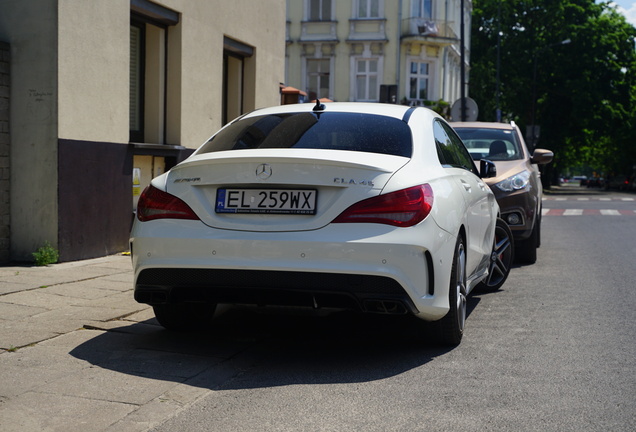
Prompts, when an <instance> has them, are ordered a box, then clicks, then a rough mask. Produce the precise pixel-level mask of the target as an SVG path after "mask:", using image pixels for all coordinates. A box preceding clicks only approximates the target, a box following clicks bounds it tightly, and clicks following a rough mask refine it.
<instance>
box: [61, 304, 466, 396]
mask: <svg viewBox="0 0 636 432" xmlns="http://www.w3.org/2000/svg"><path fill="white" fill-rule="evenodd" d="M478 302H479V299H478V298H473V297H469V299H468V311H469V312H472V310H474V308H475V306H476V305H477V303H478ZM434 333H435V328H434V326H433V325H430V324H428V323H424V322H422V321H419V320H417V319H416V318H414V317H411V316H397V317H396V316H382V315H365V314H356V313H349V312H342V313H332V314H328V315H321V314H306V313H295V312H294V311H273V312H270V311H269V310H267V311H263V310H260V309H256V308H238V307H234V308H228V309H226V310H223V311H220V312H217V316H216V317H215V321H214V326H213V328H212V329H211V330H209V331H201V332H194V333H177V332H171V331H168V330H165V329H163V328H162V327H161V326H159V325H158V323H157V322H156V321H155V320H154V319H150V320H146V321H143V322H137V323H131V324H130V325H123V326H120V327H116V328H113V329H110V330H108V331H105V332H100V333H99V335H97V336H95V337H93V338H91V339H89V340H87V341H86V342H84V343H82V344H81V345H78V346H77V347H76V348H74V349H73V350H72V351H71V352H70V354H71V355H72V356H74V357H76V358H78V359H81V360H84V361H87V362H89V363H90V364H92V365H94V366H97V367H101V368H104V369H108V370H113V371H116V372H119V373H123V374H129V375H134V376H140V377H145V378H149V379H157V380H166V381H174V382H183V383H186V384H189V385H194V386H197V387H203V388H207V389H220V388H223V389H243V388H260V387H272V386H285V385H290V384H329V383H355V382H368V381H375V380H380V379H384V378H387V377H391V376H395V375H399V374H402V373H404V372H406V371H408V370H411V369H414V368H417V367H420V366H422V365H425V364H426V363H428V362H430V361H431V360H433V359H434V358H436V357H440V356H444V355H446V354H447V353H449V352H450V351H452V350H453V348H452V347H444V346H439V345H437V344H436V342H435V338H434ZM251 370H256V371H257V372H254V373H252V374H247V375H248V376H249V377H250V378H249V379H246V378H245V371H251ZM258 371H260V372H258Z"/></svg>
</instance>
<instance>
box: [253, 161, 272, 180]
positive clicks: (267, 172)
mask: <svg viewBox="0 0 636 432" xmlns="http://www.w3.org/2000/svg"><path fill="white" fill-rule="evenodd" d="M271 176H272V167H271V166H269V164H260V165H259V166H257V167H256V178H258V179H260V180H267V179H268V178H270V177H271Z"/></svg>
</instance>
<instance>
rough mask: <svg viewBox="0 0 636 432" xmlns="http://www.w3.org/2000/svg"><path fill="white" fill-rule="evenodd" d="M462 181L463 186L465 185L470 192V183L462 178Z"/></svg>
mask: <svg viewBox="0 0 636 432" xmlns="http://www.w3.org/2000/svg"><path fill="white" fill-rule="evenodd" d="M461 182H462V186H464V189H466V190H467V191H468V192H470V189H471V187H470V185H469V184H468V183H466V182H465V181H464V180H461Z"/></svg>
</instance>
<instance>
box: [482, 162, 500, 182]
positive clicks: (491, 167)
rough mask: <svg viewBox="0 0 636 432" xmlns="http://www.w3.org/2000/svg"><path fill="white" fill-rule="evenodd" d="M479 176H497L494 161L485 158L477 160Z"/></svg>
mask: <svg viewBox="0 0 636 432" xmlns="http://www.w3.org/2000/svg"><path fill="white" fill-rule="evenodd" d="M479 176H480V177H481V178H491V177H497V167H496V166H495V163H494V162H492V161H489V160H487V159H482V160H480V161H479Z"/></svg>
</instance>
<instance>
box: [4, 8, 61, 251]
mask: <svg viewBox="0 0 636 432" xmlns="http://www.w3.org/2000/svg"><path fill="white" fill-rule="evenodd" d="M0 11H2V13H0V39H2V40H3V41H5V42H8V43H9V44H10V46H11V112H10V125H9V127H10V129H11V159H10V161H11V256H12V258H13V259H16V257H17V258H21V259H30V258H31V253H32V252H35V250H36V249H37V248H38V247H40V246H42V245H43V244H44V242H46V241H48V242H50V243H51V245H53V246H55V245H57V213H58V212H57V184H56V181H55V179H56V178H57V146H56V145H55V144H56V138H57V122H56V118H57V100H58V88H57V76H58V75H57V69H56V66H57V44H56V35H57V10H56V7H55V2H53V1H51V0H30V1H28V2H23V1H19V2H18V1H13V0H0Z"/></svg>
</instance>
